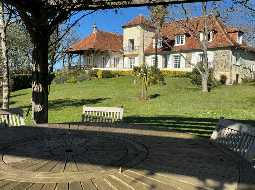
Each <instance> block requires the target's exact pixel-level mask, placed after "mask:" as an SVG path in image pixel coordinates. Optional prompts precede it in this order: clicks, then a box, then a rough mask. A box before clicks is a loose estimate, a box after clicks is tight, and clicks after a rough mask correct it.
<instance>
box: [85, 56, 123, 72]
mask: <svg viewBox="0 0 255 190" xmlns="http://www.w3.org/2000/svg"><path fill="white" fill-rule="evenodd" d="M88 56H90V57H94V58H91V64H92V62H93V59H94V63H95V65H96V67H97V68H114V58H119V64H117V67H116V68H117V69H122V68H123V56H122V55H121V54H120V53H114V52H113V53H97V54H95V55H92V54H90V55H83V56H82V64H84V65H88V62H87V60H88ZM103 57H105V59H106V64H105V67H103Z"/></svg>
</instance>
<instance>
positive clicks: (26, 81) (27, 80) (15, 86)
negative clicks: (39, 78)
mask: <svg viewBox="0 0 255 190" xmlns="http://www.w3.org/2000/svg"><path fill="white" fill-rule="evenodd" d="M11 81H12V82H11V88H12V90H13V91H16V90H22V89H25V88H31V87H32V75H31V74H30V75H13V76H12V79H11Z"/></svg>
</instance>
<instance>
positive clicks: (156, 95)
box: [149, 93, 160, 99]
mask: <svg viewBox="0 0 255 190" xmlns="http://www.w3.org/2000/svg"><path fill="white" fill-rule="evenodd" d="M158 97H160V94H158V93H156V94H152V95H150V96H149V99H156V98H158Z"/></svg>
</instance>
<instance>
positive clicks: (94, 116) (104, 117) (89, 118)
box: [82, 106, 124, 123]
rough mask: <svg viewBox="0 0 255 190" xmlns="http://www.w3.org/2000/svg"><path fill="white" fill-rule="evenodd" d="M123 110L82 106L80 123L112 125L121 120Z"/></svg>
mask: <svg viewBox="0 0 255 190" xmlns="http://www.w3.org/2000/svg"><path fill="white" fill-rule="evenodd" d="M123 112H124V109H123V108H118V107H87V106H83V112H82V122H98V123H102V122H103V123H114V122H118V121H121V120H122V119H123Z"/></svg>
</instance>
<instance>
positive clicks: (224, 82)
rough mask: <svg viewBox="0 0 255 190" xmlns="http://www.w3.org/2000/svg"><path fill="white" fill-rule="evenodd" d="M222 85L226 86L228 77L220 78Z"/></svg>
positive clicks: (222, 76)
mask: <svg viewBox="0 0 255 190" xmlns="http://www.w3.org/2000/svg"><path fill="white" fill-rule="evenodd" d="M219 82H220V83H221V84H226V83H227V76H226V75H221V76H220V81H219Z"/></svg>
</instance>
